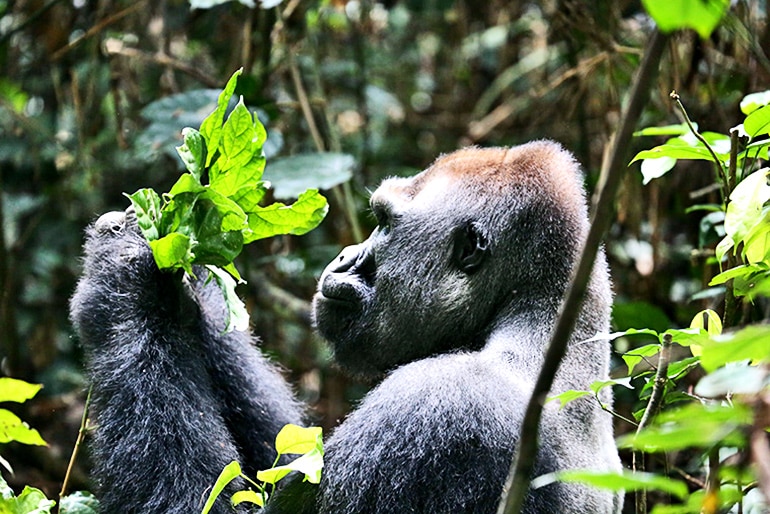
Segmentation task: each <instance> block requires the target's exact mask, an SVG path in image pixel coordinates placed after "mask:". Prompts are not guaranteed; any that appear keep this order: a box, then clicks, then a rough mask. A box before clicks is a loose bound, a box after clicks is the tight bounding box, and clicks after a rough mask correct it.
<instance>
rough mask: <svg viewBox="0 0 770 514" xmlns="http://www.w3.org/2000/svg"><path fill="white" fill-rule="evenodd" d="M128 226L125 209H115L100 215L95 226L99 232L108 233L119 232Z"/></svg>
mask: <svg viewBox="0 0 770 514" xmlns="http://www.w3.org/2000/svg"><path fill="white" fill-rule="evenodd" d="M125 226H126V213H125V212H123V211H113V212H108V213H106V214H102V215H101V216H99V219H98V220H96V223H94V228H96V230H97V231H98V232H101V233H107V232H112V233H114V234H117V233H119V232H120V231H121V230H123V227H125Z"/></svg>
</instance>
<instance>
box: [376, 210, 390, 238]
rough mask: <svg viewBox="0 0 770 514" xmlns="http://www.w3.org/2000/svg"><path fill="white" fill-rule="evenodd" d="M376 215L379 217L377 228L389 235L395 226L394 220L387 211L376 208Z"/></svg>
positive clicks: (381, 232) (383, 233)
mask: <svg viewBox="0 0 770 514" xmlns="http://www.w3.org/2000/svg"><path fill="white" fill-rule="evenodd" d="M374 216H375V217H376V218H377V228H378V229H379V230H380V234H382V235H388V234H389V233H390V230H391V229H392V228H393V220H392V219H391V217H390V215H388V213H387V212H385V211H383V210H380V209H376V210H375V211H374Z"/></svg>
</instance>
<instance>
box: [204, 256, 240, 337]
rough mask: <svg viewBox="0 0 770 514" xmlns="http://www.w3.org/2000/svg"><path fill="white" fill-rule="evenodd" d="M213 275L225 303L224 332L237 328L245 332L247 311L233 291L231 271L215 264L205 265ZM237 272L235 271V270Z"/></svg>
mask: <svg viewBox="0 0 770 514" xmlns="http://www.w3.org/2000/svg"><path fill="white" fill-rule="evenodd" d="M206 268H207V269H208V270H209V271H210V272H211V273H212V275H213V276H214V280H216V282H217V284H218V285H219V288H220V289H221V290H222V293H223V294H224V295H225V305H227V326H226V328H225V332H230V331H232V330H238V331H240V332H245V331H247V330H248V329H249V312H248V311H247V310H246V305H244V303H243V301H241V299H240V297H239V296H238V293H236V292H235V286H236V283H235V279H234V278H233V273H232V272H227V271H225V270H223V269H221V268H218V267H217V266H206ZM236 273H237V272H236Z"/></svg>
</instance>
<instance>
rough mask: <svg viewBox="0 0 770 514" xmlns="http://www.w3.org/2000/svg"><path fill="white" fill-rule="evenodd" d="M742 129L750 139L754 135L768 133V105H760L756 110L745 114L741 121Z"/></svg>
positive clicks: (769, 119)
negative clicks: (744, 118)
mask: <svg viewBox="0 0 770 514" xmlns="http://www.w3.org/2000/svg"><path fill="white" fill-rule="evenodd" d="M743 130H745V131H746V134H748V135H749V137H750V138H751V139H754V138H755V137H756V136H763V135H765V134H770V105H765V106H764V107H760V108H759V109H757V110H756V111H754V112H752V113H751V114H749V115H748V116H746V121H744V122H743Z"/></svg>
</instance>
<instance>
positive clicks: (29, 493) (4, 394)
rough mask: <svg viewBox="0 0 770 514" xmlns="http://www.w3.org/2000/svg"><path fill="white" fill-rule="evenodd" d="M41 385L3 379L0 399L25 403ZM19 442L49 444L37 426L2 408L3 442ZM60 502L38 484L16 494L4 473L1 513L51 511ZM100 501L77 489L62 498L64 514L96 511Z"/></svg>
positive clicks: (7, 466) (0, 479) (1, 462)
mask: <svg viewBox="0 0 770 514" xmlns="http://www.w3.org/2000/svg"><path fill="white" fill-rule="evenodd" d="M42 387H43V386H41V385H39V384H30V383H28V382H25V381H23V380H17V379H15V378H8V377H2V378H0V402H16V403H21V402H25V401H27V400H30V399H32V398H34V397H35V395H36V394H37V393H38V392H39V391H40V389H42ZM11 441H15V442H17V443H21V444H31V445H36V446H46V445H47V444H46V442H45V441H44V440H43V438H42V437H40V434H39V433H38V431H37V430H35V429H34V428H30V427H29V425H27V424H26V423H24V422H23V421H22V420H21V419H19V417H18V416H16V415H15V414H13V413H12V412H11V411H9V410H7V409H0V444H3V443H9V442H11ZM0 465H2V466H3V467H4V468H5V469H7V470H8V471H9V472H12V469H11V466H10V464H9V463H8V462H7V461H6V460H4V459H3V458H2V457H0ZM55 505H56V501H54V500H49V499H48V498H47V497H46V495H45V494H44V493H43V492H42V491H41V490H40V489H37V488H35V487H30V486H25V487H24V489H23V490H22V491H21V493H19V495H18V496H17V495H15V494H14V492H13V490H11V488H10V487H9V486H8V483H7V482H6V481H5V479H4V478H3V477H2V476H0V513H2V514H48V513H50V512H51V509H52V508H53V507H54V506H55ZM97 512H98V501H97V500H96V498H94V497H93V496H92V495H91V494H90V493H84V492H76V493H73V494H71V495H69V496H65V497H63V498H61V503H60V506H59V513H60V514H96V513H97Z"/></svg>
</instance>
